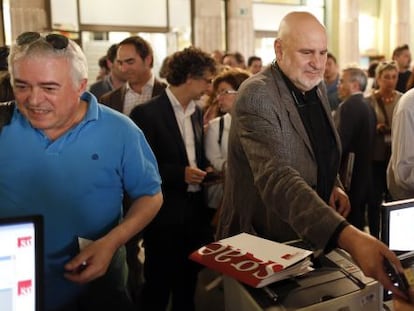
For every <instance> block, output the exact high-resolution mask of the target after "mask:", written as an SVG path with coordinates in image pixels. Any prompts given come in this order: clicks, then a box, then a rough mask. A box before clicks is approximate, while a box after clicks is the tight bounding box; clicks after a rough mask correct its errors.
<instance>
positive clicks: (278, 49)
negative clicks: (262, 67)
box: [273, 39, 283, 59]
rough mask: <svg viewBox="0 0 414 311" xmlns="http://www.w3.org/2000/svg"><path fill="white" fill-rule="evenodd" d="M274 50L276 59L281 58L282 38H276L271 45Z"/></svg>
mask: <svg viewBox="0 0 414 311" xmlns="http://www.w3.org/2000/svg"><path fill="white" fill-rule="evenodd" d="M273 47H274V50H275V55H276V59H282V56H283V51H282V40H281V39H276V40H275V43H274V45H273Z"/></svg>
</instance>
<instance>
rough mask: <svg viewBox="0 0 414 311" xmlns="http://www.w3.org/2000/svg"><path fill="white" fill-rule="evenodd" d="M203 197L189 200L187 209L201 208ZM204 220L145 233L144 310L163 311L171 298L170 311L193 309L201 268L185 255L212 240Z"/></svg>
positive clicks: (149, 229)
mask: <svg viewBox="0 0 414 311" xmlns="http://www.w3.org/2000/svg"><path fill="white" fill-rule="evenodd" d="M202 199H203V197H202V196H200V197H199V198H196V200H194V199H190V200H189V201H188V202H187V204H189V207H191V205H192V208H194V209H196V208H198V209H200V207H201V206H200V205H199V204H198V203H197V202H201V204H202ZM204 217H205V220H204V221H203V222H202V223H200V221H199V220H194V222H193V221H192V220H191V219H188V220H187V222H186V223H185V224H171V225H158V226H157V227H156V228H155V227H152V228H148V230H146V231H145V232H144V247H145V263H144V277H145V283H144V288H143V292H142V302H143V310H146V311H165V310H166V308H167V306H168V303H169V301H170V299H171V307H172V308H171V310H173V311H192V310H194V308H195V307H194V293H195V289H196V284H197V276H198V272H199V271H200V270H201V268H202V267H201V266H200V265H199V264H197V263H195V262H193V261H191V260H190V259H188V256H189V255H190V254H191V253H192V252H193V251H195V250H196V249H198V248H199V247H201V246H202V245H204V244H206V243H208V242H210V241H212V232H211V231H212V230H211V227H210V224H209V220H208V219H207V216H206V214H204Z"/></svg>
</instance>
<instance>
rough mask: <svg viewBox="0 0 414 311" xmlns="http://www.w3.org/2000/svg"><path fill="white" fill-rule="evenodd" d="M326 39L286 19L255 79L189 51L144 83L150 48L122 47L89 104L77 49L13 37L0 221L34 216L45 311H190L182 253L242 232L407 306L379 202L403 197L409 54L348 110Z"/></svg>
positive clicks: (219, 57)
mask: <svg viewBox="0 0 414 311" xmlns="http://www.w3.org/2000/svg"><path fill="white" fill-rule="evenodd" d="M327 40H328V38H327V35H326V30H325V27H324V26H323V25H322V24H320V22H319V21H318V20H317V19H316V18H315V17H314V16H313V15H311V14H309V13H305V12H292V13H289V14H287V15H286V16H285V17H284V18H283V19H282V21H281V24H280V26H279V29H278V37H277V38H276V40H275V43H274V50H275V61H274V62H273V63H271V64H269V65H268V66H265V67H263V64H262V60H261V58H260V57H258V56H251V57H249V58H248V60H247V62H246V61H245V58H244V56H243V55H242V54H241V53H239V52H227V53H224V52H221V51H218V50H217V51H214V52H213V53H211V54H210V53H207V52H206V51H203V50H201V49H198V48H195V47H188V48H185V49H183V50H180V51H177V52H175V53H173V54H171V55H169V56H168V57H167V58H166V59H165V60H164V61H163V66H162V68H161V72H160V75H159V76H160V78H157V77H156V73H154V72H153V63H154V53H153V50H152V47H151V45H150V43H149V42H147V41H146V40H144V39H143V38H141V37H140V36H131V37H128V38H126V39H124V40H123V41H121V42H119V43H117V44H114V45H112V46H110V47H109V49H108V51H107V54H106V55H105V57H104V58H103V59H102V60H100V64H102V67H103V68H104V70H106V72H104V73H103V74H102V75H100V76H99V79H97V81H96V82H94V83H92V84H91V85H90V87H89V91H88V90H87V89H88V81H87V63H86V58H85V55H84V53H83V52H82V50H81V48H80V47H79V46H78V45H77V44H76V43H75V42H73V41H72V40H69V39H67V38H66V37H64V36H62V35H57V34H49V35H47V36H42V35H41V34H39V33H34V32H27V33H23V34H21V35H20V36H19V37H18V38H17V39H16V42H15V44H13V46H12V47H11V50H10V56H9V67H8V68H7V67H6V70H7V69H8V73H9V75H10V77H9V79H10V81H11V85H12V86H13V91H14V92H13V97H12V98H10V99H13V98H15V102H16V105H15V108H14V111H13V115H12V117H11V120H10V124H8V125H7V126H4V127H3V128H2V129H1V131H0V149H1V150H2V152H1V155H0V164H1V165H2V167H3V168H4V169H2V170H0V202H1V206H0V217H7V216H18V215H25V214H42V215H43V217H44V221H45V245H46V247H45V263H46V266H45V271H44V280H45V281H44V283H45V287H46V289H45V292H46V300H45V310H48V311H49V310H56V311H83V310H134V309H136V308H140V310H141V309H142V310H151V311H152V310H166V309H167V307H168V306H170V310H188V311H191V310H194V309H195V305H194V294H195V288H196V283H197V276H198V273H199V271H200V269H201V267H200V266H199V265H198V264H196V263H194V262H191V261H190V260H189V259H188V256H189V254H190V253H191V252H192V251H194V250H195V249H197V248H199V247H200V246H202V245H204V244H206V243H209V242H211V241H213V240H214V239H221V238H225V237H229V236H231V235H234V234H237V233H240V232H249V233H252V234H256V235H259V236H261V237H264V238H268V239H271V240H275V241H279V242H286V241H289V240H294V239H298V238H300V239H302V240H304V241H305V242H306V243H308V244H309V246H310V247H312V248H313V249H315V250H321V251H323V252H328V251H329V250H331V249H333V248H335V247H340V248H343V249H345V250H346V251H347V252H348V253H350V255H351V256H352V257H353V259H354V260H355V262H356V263H357V264H358V265H359V266H360V267H361V269H362V271H363V272H364V273H365V274H366V275H367V276H370V277H373V278H375V279H377V280H378V281H379V282H380V283H382V285H383V286H384V287H385V288H387V289H389V290H391V291H393V293H394V294H395V296H396V297H397V298H396V310H406V309H405V308H408V309H407V310H411V309H410V308H411V307H410V305H409V304H408V303H406V302H405V299H407V298H408V297H406V296H405V294H404V293H402V292H401V291H400V290H399V289H398V288H397V287H395V286H394V284H393V283H392V282H391V280H390V279H389V277H388V275H387V273H386V271H385V267H384V260H388V261H390V262H392V263H393V264H394V265H395V266H396V267H397V269H399V270H400V271H402V266H401V263H400V262H399V260H398V258H397V257H396V255H395V254H394V253H393V252H392V251H390V250H389V249H388V248H387V246H386V245H385V244H383V243H382V242H380V241H379V240H378V237H379V229H380V228H379V219H380V215H379V209H380V206H381V204H382V202H383V201H387V200H396V199H402V198H410V197H412V194H414V178H413V177H412V175H414V174H410V173H411V170H413V167H414V163H412V161H413V160H412V158H414V157H413V156H411V153H414V149H413V148H411V145H410V142H409V140H410V139H411V137H412V134H413V132H414V126H413V125H412V120H413V118H412V117H411V114H414V111H413V109H411V108H410V107H411V106H412V105H411V101H412V100H413V98H414V90H409V91H407V92H406V93H405V94H403V93H404V92H405V91H406V90H407V89H406V88H407V85H409V84H410V75H412V73H411V72H410V71H409V66H410V63H411V56H410V53H409V48H408V46H407V45H404V46H401V47H397V48H396V49H395V51H394V53H393V60H392V61H381V62H378V63H376V69H375V77H374V80H373V81H372V83H370V85H372V89H371V90H370V91H369V93H368V96H364V92H365V91H366V87H367V84H368V81H369V79H368V75H367V73H366V72H365V71H364V70H362V69H360V68H357V67H346V68H343V69H342V70H340V69H339V65H338V62H337V60H336V58H335V56H334V55H332V54H331V53H328V49H327V46H328V41H327ZM0 53H2V51H1V50H0ZM8 53H9V51H7V54H8ZM0 56H1V55H0ZM0 65H1V64H0ZM413 80H414V78H413ZM365 94H366V93H365ZM1 95H3V93H2V94H1ZM10 99H6V100H10ZM412 111H413V112H412ZM17 141H19V142H23V141H24V144H21V143H16V142H17ZM411 149H412V152H411ZM16 159H19V161H18V163H17V162H16ZM387 170H388V171H387ZM16 171H18V172H19V173H18V174H16ZM387 172H388V176H387ZM387 178H388V184H387ZM366 211H367V212H366ZM366 213H367V215H368V218H367V219H368V222H366V220H365V219H366ZM367 226H368V228H369V233H370V234H368V233H367V232H365V231H364V230H365V228H366V227H367ZM79 238H82V239H88V240H91V241H92V243H90V244H89V245H88V246H87V247H85V248H83V247H80V245H79V243H78V240H79ZM140 241H143V245H144V248H145V261H144V264H143V266H142V264H141V263H140V261H139V260H138V254H139V253H140V252H141V251H142V250H141V249H140V246H139V245H140Z"/></svg>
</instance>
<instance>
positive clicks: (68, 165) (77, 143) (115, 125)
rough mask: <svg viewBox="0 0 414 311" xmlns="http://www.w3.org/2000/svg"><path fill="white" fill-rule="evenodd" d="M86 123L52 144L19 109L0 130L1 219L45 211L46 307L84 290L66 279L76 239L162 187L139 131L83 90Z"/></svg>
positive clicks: (95, 233) (92, 234)
mask: <svg viewBox="0 0 414 311" xmlns="http://www.w3.org/2000/svg"><path fill="white" fill-rule="evenodd" d="M82 99H83V100H85V101H86V102H88V110H87V113H86V115H85V117H84V120H83V121H81V122H80V123H79V124H78V125H76V126H75V127H74V128H72V129H71V130H69V131H67V132H66V133H65V134H64V135H62V136H61V137H59V138H58V139H56V140H55V141H51V140H50V139H49V138H48V137H47V136H46V135H45V134H44V133H43V131H41V130H37V129H34V128H33V127H32V126H31V125H30V123H29V122H28V121H27V119H26V118H25V117H24V116H23V115H22V114H21V113H20V112H19V110H18V109H17V108H15V111H14V114H13V118H12V121H11V124H10V125H8V126H5V127H3V129H2V131H1V133H0V150H1V152H0V167H1V169H0V217H5V216H17V215H28V214H42V215H43V216H44V223H45V278H44V284H45V285H46V307H47V308H50V307H53V308H55V307H58V306H59V304H62V303H65V301H69V300H70V299H72V298H73V297H75V296H76V295H78V294H79V293H80V291H81V290H82V287H81V286H80V285H77V284H74V283H72V282H70V281H68V280H66V279H65V278H64V276H63V273H64V268H63V267H64V264H65V263H67V262H68V261H69V260H70V259H71V258H73V257H74V256H75V255H76V254H77V253H78V251H79V248H78V237H82V238H86V239H91V240H96V239H98V238H100V237H102V236H104V235H105V234H107V233H108V232H109V231H110V230H111V229H112V228H114V227H115V226H116V225H117V224H118V223H119V221H120V220H121V218H122V199H123V193H124V191H126V192H127V193H128V195H129V196H130V197H131V198H133V199H136V198H139V197H141V196H144V195H154V194H156V193H158V192H160V191H161V187H160V184H161V179H160V176H159V172H158V167H157V163H156V159H155V157H154V155H153V153H152V151H151V149H150V147H149V145H148V143H147V141H146V139H145V137H144V135H143V133H142V131H141V130H140V129H139V128H138V127H137V126H136V125H135V124H134V123H133V122H132V121H131V120H130V119H129V118H128V117H126V116H124V115H122V114H121V113H118V112H116V111H114V110H112V109H110V108H108V107H106V106H103V105H100V104H98V103H97V101H96V98H95V97H94V96H92V94H90V93H88V92H86V93H84V94H83V95H82Z"/></svg>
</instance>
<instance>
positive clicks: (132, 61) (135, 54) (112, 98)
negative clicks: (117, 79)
mask: <svg viewBox="0 0 414 311" xmlns="http://www.w3.org/2000/svg"><path fill="white" fill-rule="evenodd" d="M116 62H117V65H118V66H119V69H120V71H121V73H122V74H123V75H124V76H125V78H126V80H127V82H126V83H125V84H124V85H123V86H121V87H120V88H118V89H115V90H113V91H112V92H110V93H107V94H104V95H103V96H102V97H101V98H100V103H102V104H104V105H106V106H109V107H111V108H113V109H115V110H117V111H119V112H122V113H124V114H126V115H129V113H130V112H131V110H132V109H133V108H134V107H135V106H136V105H139V104H141V103H143V102H146V101H148V100H149V99H151V98H152V97H154V96H157V95H159V94H160V93H161V92H162V91H163V90H164V89H165V87H166V84H165V83H163V82H161V81H159V80H158V79H156V78H155V77H154V75H153V73H152V67H153V63H154V54H153V51H152V47H151V45H150V44H149V42H147V41H146V40H144V39H142V38H141V37H139V36H132V37H128V38H126V39H124V40H123V41H121V42H120V43H119V45H118V50H117V57H116Z"/></svg>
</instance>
